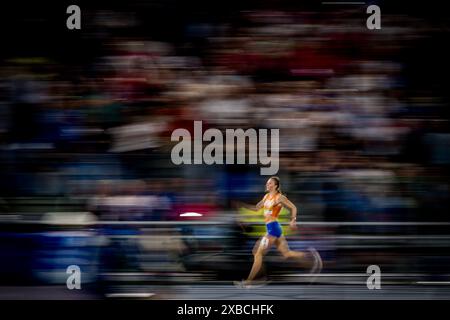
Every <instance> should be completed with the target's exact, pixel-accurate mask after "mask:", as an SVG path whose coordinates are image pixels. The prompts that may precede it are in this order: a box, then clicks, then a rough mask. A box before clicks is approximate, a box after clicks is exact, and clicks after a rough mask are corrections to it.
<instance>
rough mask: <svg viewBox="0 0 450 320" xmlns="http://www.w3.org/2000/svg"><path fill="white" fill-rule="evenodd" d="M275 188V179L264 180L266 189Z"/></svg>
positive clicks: (272, 189)
mask: <svg viewBox="0 0 450 320" xmlns="http://www.w3.org/2000/svg"><path fill="white" fill-rule="evenodd" d="M276 189H277V185H276V184H275V181H273V179H269V180H267V182H266V190H267V191H269V192H272V191H275V190H276Z"/></svg>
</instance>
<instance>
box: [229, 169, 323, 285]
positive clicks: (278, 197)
mask: <svg viewBox="0 0 450 320" xmlns="http://www.w3.org/2000/svg"><path fill="white" fill-rule="evenodd" d="M266 190H267V194H266V195H265V196H264V198H263V199H262V200H261V201H260V202H259V203H258V204H257V205H256V211H258V210H260V209H261V208H264V220H265V223H266V229H267V233H266V235H264V236H263V237H262V238H261V239H259V240H258V241H257V242H256V244H255V247H254V248H253V256H254V261H253V267H252V269H251V271H250V274H249V276H248V278H247V280H243V281H240V282H236V283H235V284H236V285H238V286H243V287H247V286H250V285H251V284H252V281H253V280H254V279H255V277H256V276H257V274H258V272H259V271H260V269H261V265H262V260H263V256H264V255H265V254H266V253H267V252H268V250H269V249H270V248H271V247H272V245H274V244H275V246H276V247H277V249H278V250H279V251H280V253H281V254H282V255H283V256H284V257H285V258H297V259H299V260H300V261H301V262H304V261H305V260H306V261H307V260H309V259H311V258H312V261H313V262H312V263H311V264H312V269H311V272H312V273H318V272H320V271H321V270H322V259H321V258H320V255H319V253H318V252H317V251H316V250H315V249H313V248H308V251H309V252H302V251H293V250H290V249H289V246H288V243H287V241H286V238H285V237H284V236H283V230H282V228H281V225H280V223H279V222H278V215H279V214H280V211H281V208H282V207H285V208H287V209H289V211H290V212H291V222H290V224H289V225H290V227H291V228H293V229H296V228H297V224H296V221H297V207H296V206H295V205H294V204H293V203H292V202H291V201H289V199H288V198H287V197H286V196H284V195H283V194H282V193H281V190H280V179H279V178H278V177H271V178H269V180H267V183H266ZM254 209H255V208H253V210H254Z"/></svg>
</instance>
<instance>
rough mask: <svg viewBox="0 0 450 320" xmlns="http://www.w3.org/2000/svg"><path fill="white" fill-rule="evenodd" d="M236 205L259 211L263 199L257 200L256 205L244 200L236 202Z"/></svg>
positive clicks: (262, 204)
mask: <svg viewBox="0 0 450 320" xmlns="http://www.w3.org/2000/svg"><path fill="white" fill-rule="evenodd" d="M236 203H237V205H238V206H240V207H244V208H246V209H248V210H252V211H259V210H260V209H261V208H262V207H263V206H264V199H262V200H261V201H260V202H258V203H257V204H256V205H251V204H247V203H244V202H240V201H239V202H236Z"/></svg>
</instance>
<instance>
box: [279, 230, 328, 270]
mask: <svg viewBox="0 0 450 320" xmlns="http://www.w3.org/2000/svg"><path fill="white" fill-rule="evenodd" d="M275 245H276V246H277V249H278V251H280V253H281V254H282V255H283V257H285V258H286V259H289V258H296V259H298V260H299V261H300V262H301V263H302V265H305V264H306V265H307V267H308V268H312V271H313V272H320V270H322V259H321V258H320V255H319V253H318V252H317V251H316V250H314V249H310V250H309V252H305V251H294V250H290V249H289V245H288V243H287V241H286V238H285V237H284V236H281V237H280V238H278V239H277V240H276V242H275Z"/></svg>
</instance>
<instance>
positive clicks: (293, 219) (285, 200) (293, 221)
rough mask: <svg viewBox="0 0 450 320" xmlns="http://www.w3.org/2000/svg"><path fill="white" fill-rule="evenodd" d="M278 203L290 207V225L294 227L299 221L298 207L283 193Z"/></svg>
mask: <svg viewBox="0 0 450 320" xmlns="http://www.w3.org/2000/svg"><path fill="white" fill-rule="evenodd" d="M278 203H280V204H281V205H282V206H283V207H285V208H287V209H289V211H290V212H291V223H290V225H291V227H293V228H294V227H295V225H296V221H297V207H296V206H295V204H293V203H292V202H291V201H290V200H289V199H288V198H287V197H286V196H283V195H281V196H280V199H279V200H278Z"/></svg>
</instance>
